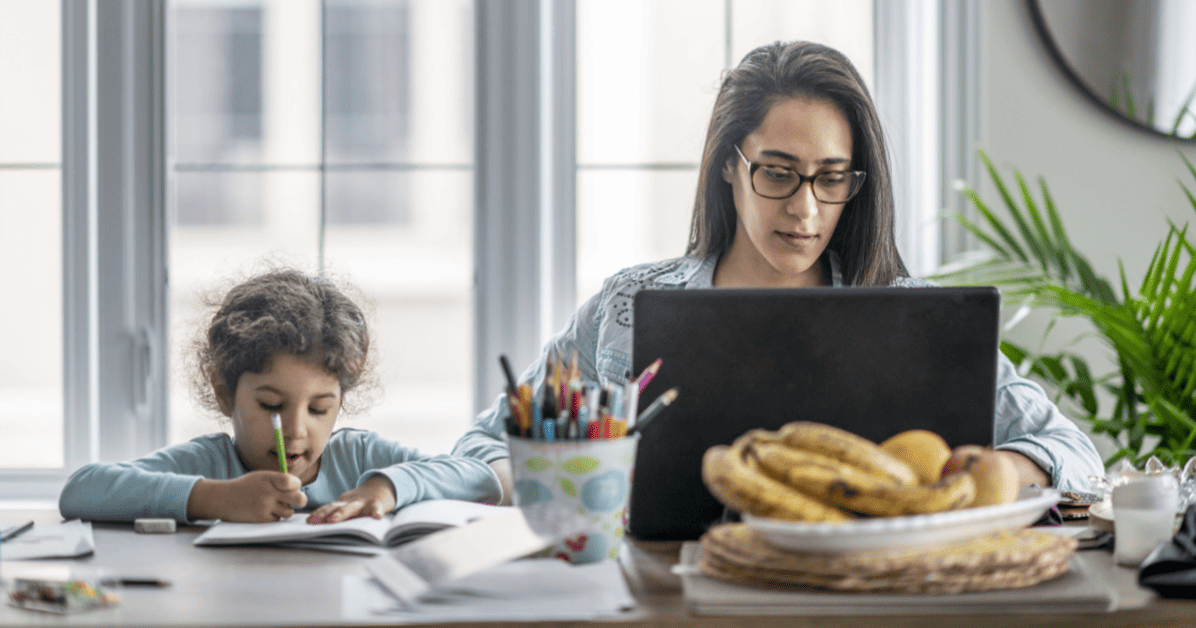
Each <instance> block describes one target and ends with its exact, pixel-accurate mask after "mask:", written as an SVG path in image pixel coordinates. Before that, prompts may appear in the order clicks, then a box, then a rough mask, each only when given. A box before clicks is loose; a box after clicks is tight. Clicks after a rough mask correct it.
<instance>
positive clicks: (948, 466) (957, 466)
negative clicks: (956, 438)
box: [943, 445, 991, 477]
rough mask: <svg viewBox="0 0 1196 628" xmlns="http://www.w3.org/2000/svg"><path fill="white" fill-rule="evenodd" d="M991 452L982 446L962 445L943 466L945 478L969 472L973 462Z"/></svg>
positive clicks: (953, 450) (953, 451)
mask: <svg viewBox="0 0 1196 628" xmlns="http://www.w3.org/2000/svg"><path fill="white" fill-rule="evenodd" d="M990 451H991V450H989V449H986V448H984V447H981V446H980V445H960V446H959V447H956V448H955V449H952V450H951V457H950V458H947V462H946V463H945V464H944V465H943V477H947V476H948V475H951V474H952V473H958V472H960V471H967V470H968V469H969V468H971V466H972V463H973V462H975V461H976V460H977V459H979V458H980V457H981V456H983V455H985V454H986V453H989V452H990Z"/></svg>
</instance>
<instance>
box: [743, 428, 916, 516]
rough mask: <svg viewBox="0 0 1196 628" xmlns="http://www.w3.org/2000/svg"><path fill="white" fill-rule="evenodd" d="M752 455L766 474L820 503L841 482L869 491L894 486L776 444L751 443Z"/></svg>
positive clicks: (845, 465)
mask: <svg viewBox="0 0 1196 628" xmlns="http://www.w3.org/2000/svg"><path fill="white" fill-rule="evenodd" d="M751 452H752V453H753V454H754V455H755V457H756V458H757V459H758V460H759V462H760V468H761V469H762V470H763V471H764V472H765V473H767V474H768V475H770V476H772V477H773V478H774V479H777V480H780V481H781V482H784V483H785V484H788V485H789V486H790V487H792V488H795V489H797V490H799V491H801V492H803V493H805V494H807V495H809V496H811V497H814V498H815V499H818V500H820V501H823V502H825V501H829V499H830V492H829V489H830V486H831V484H832V483H834V482H836V481H840V480H842V481H844V482H846V483H848V484H850V485H851V486H855V487H861V488H867V489H869V490H880V489H881V488H883V487H892V486H895V483H894V482H893V481H892V480H891V479H889V478H888V477H882V476H878V475H876V474H873V473H870V472H868V471H866V470H864V469H862V468H860V467H856V466H854V465H851V464H848V463H846V462H842V461H839V460H835V459H833V458H828V457H826V456H823V455H822V454H816V453H814V452H811V451H805V450H801V449H793V448H791V447H787V446H785V445H783V444H781V443H779V442H754V443H752V449H751Z"/></svg>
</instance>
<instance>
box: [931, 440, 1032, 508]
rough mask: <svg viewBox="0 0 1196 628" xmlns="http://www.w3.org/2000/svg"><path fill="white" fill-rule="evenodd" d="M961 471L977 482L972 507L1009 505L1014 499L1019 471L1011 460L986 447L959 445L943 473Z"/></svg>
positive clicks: (948, 460) (1015, 498) (953, 451)
mask: <svg viewBox="0 0 1196 628" xmlns="http://www.w3.org/2000/svg"><path fill="white" fill-rule="evenodd" d="M959 472H964V473H967V474H968V475H970V476H972V480H973V481H975V483H976V499H974V500H972V506H994V505H997V504H1009V503H1012V502H1014V501H1016V500H1017V491H1018V473H1017V465H1015V464H1013V461H1012V460H1010V459H1009V458H1007V457H1005V456H1004V455H1002V454H1001V453H1000V452H997V451H993V450H991V449H988V448H986V447H980V446H977V445H961V446H959V447H956V448H955V449H954V450H952V452H951V457H950V458H948V459H947V463H946V464H944V465H943V475H944V476H946V475H950V474H951V473H959Z"/></svg>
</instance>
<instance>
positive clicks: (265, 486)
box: [187, 471, 307, 523]
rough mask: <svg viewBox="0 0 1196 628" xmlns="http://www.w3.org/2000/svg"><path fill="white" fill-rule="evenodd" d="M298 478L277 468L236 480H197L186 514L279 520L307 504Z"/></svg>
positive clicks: (244, 520) (240, 520) (250, 519)
mask: <svg viewBox="0 0 1196 628" xmlns="http://www.w3.org/2000/svg"><path fill="white" fill-rule="evenodd" d="M302 485H303V483H302V482H300V481H299V478H297V477H295V476H293V475H290V474H287V473H282V472H279V471H252V472H250V473H246V474H245V475H243V476H241V477H239V478H237V479H235V480H200V481H199V482H196V484H195V487H194V488H192V489H191V496H190V497H189V498H188V499H187V515H188V516H190V517H193V518H196V519H221V520H223V521H238V522H242V523H265V522H268V521H278V520H280V519H285V518H287V517H290V516H291V515H293V514H295V509H296V508H302V507H303V506H304V505H305V504H307V495H304V494H303V492H302V491H300V490H299V489H300V488H301V487H302Z"/></svg>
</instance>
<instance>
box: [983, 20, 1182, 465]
mask: <svg viewBox="0 0 1196 628" xmlns="http://www.w3.org/2000/svg"><path fill="white" fill-rule="evenodd" d="M982 11H983V13H982V17H983V29H984V34H983V36H984V40H983V44H982V46H983V47H982V51H981V67H982V73H983V74H982V76H981V85H982V93H981V102H982V111H981V135H980V137H981V139H980V148H983V149H984V150H985V151H987V153H988V155H989V157H991V158H992V160H993V162H994V164H995V165H996V166H997V167H998V168H999V169H1000V171H1001V174H1002V175H1003V176H1004V177H1005V178H1006V179H1007V181H1009V182H1012V170H1013V169H1014V168H1017V169H1018V170H1020V171H1021V173H1022V174H1023V176H1025V177H1026V178H1027V179H1029V180H1030V181H1032V182H1033V181H1036V179H1037V178H1038V177H1040V176H1041V177H1043V178H1045V179H1046V181H1047V184H1048V185H1049V186H1050V190H1051V196H1052V198H1053V199H1054V201H1055V204H1056V207H1057V208H1058V210H1059V213H1060V215H1061V217H1062V219H1063V222H1064V224H1065V225H1066V227H1067V229H1068V232H1069V234H1070V236H1071V240H1072V243H1073V244H1074V245H1075V246H1076V248H1078V249H1079V250H1080V251H1082V252H1083V253H1085V254H1086V255H1087V256H1088V257H1089V259H1090V260H1091V261H1092V264H1093V266H1094V267H1095V269H1096V271H1097V272H1098V273H1100V274H1102V275H1104V276H1106V277H1108V278H1109V279H1110V280H1111V281H1113V282H1114V286H1115V287H1116V286H1117V283H1118V282H1117V272H1118V271H1117V260H1118V258H1120V259H1121V260H1122V261H1123V262H1124V264H1125V269H1126V273H1127V277H1128V278H1129V283H1130V286H1131V288H1133V287H1136V286H1137V285H1139V284H1140V282H1141V278H1142V274H1143V272H1145V270H1146V266H1147V264H1148V263H1149V262H1150V256H1151V254H1152V253H1153V252H1154V249H1155V247H1156V246H1157V245H1158V244H1159V242H1160V241H1161V240H1162V238H1163V236H1164V235H1165V234H1166V231H1167V219H1168V218H1170V219H1171V220H1172V221H1175V222H1176V223H1177V224H1181V225H1182V224H1183V223H1185V222H1191V223H1193V225H1194V226H1196V212H1194V211H1193V210H1192V207H1191V205H1190V204H1189V203H1188V201H1187V199H1186V197H1185V196H1184V194H1183V190H1182V189H1181V188H1180V186H1179V183H1178V182H1177V180H1178V181H1182V182H1183V183H1184V184H1185V185H1187V186H1188V188H1189V189H1192V190H1193V192H1194V193H1196V180H1193V178H1192V176H1191V175H1190V174H1189V173H1188V172H1187V169H1186V167H1185V166H1184V163H1183V161H1182V160H1181V159H1180V157H1179V155H1178V154H1177V150H1178V151H1181V152H1182V153H1183V154H1184V155H1186V156H1187V157H1188V159H1189V160H1192V161H1194V162H1196V143H1193V142H1190V141H1189V142H1182V141H1177V140H1172V139H1169V138H1165V137H1163V136H1160V135H1153V134H1149V133H1146V132H1145V131H1142V130H1139V129H1136V128H1132V127H1130V126H1129V125H1127V124H1124V123H1122V122H1120V121H1118V120H1116V119H1114V118H1113V117H1112V116H1111V115H1110V114H1108V113H1106V112H1105V111H1103V110H1102V109H1101V108H1100V107H1099V106H1098V105H1097V104H1096V103H1094V102H1092V100H1091V99H1090V98H1088V97H1087V96H1086V95H1085V94H1082V93H1080V91H1079V90H1078V89H1077V88H1076V87H1075V86H1074V85H1073V84H1072V83H1071V82H1070V81H1069V80H1068V79H1067V77H1066V75H1065V74H1064V73H1063V72H1062V70H1060V69H1059V68H1057V67H1055V65H1054V61H1053V59H1052V58H1051V56H1050V54H1049V52H1048V51H1047V48H1046V47H1045V45H1044V43H1043V42H1042V41H1040V39H1039V37H1038V33H1037V31H1036V30H1035V28H1034V25H1033V23H1032V21H1031V18H1030V12H1029V8H1028V7H1027V5H1026V3H1025V2H1024V1H1022V0H1017V1H1014V0H986V1H985V2H984V3H983V7H982ZM972 184H973V185H974V186H978V188H977V189H979V190H980V194H981V198H983V199H984V200H985V201H986V202H987V203H989V204H995V205H1000V198H999V196H998V195H997V192H996V190H995V188H994V187H993V186H992V185H991V183H989V180H988V177H987V175H986V174H985V175H982V180H981V181H976V182H972ZM1034 185H1035V186H1037V183H1034ZM1042 329H1043V321H1041V320H1030V321H1028V324H1023V325H1019V326H1018V327H1016V328H1015V329H1013V330H1012V331H1010V332H1009V333H1008V334H1007V335H1006V337H1008V338H1009V339H1010V340H1013V341H1015V342H1021V343H1025V344H1030V345H1031V346H1034V344H1035V343H1036V342H1037V340H1038V338H1039V337H1040V335H1041V332H1042ZM1082 329H1083V328H1082V327H1081V326H1079V325H1076V326H1071V325H1068V326H1066V327H1065V328H1062V329H1060V330H1057V331H1056V332H1054V339H1055V342H1054V343H1053V344H1054V345H1055V346H1061V345H1062V344H1065V343H1064V342H1063V341H1065V340H1068V339H1069V338H1071V337H1073V336H1074V335H1075V333H1077V332H1079V331H1082ZM1082 346H1083V349H1084V352H1085V353H1086V354H1088V355H1090V356H1091V359H1094V360H1095V361H1092V363H1091V364H1092V366H1093V368H1094V369H1096V370H1097V371H1098V372H1104V368H1106V367H1105V366H1102V360H1103V356H1105V355H1107V354H1108V351H1107V350H1104V349H1103V347H1102V346H1101V345H1100V344H1098V343H1086V344H1084V345H1082ZM1105 364H1107V363H1105ZM1102 409H1103V411H1104V412H1105V413H1108V412H1110V411H1111V409H1112V408H1111V406H1106V407H1104V408H1102ZM1097 445H1098V447H1101V448H1102V449H1105V450H1106V451H1107V446H1104V444H1103V443H1101V442H1098V443H1097ZM1102 453H1105V451H1102Z"/></svg>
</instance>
